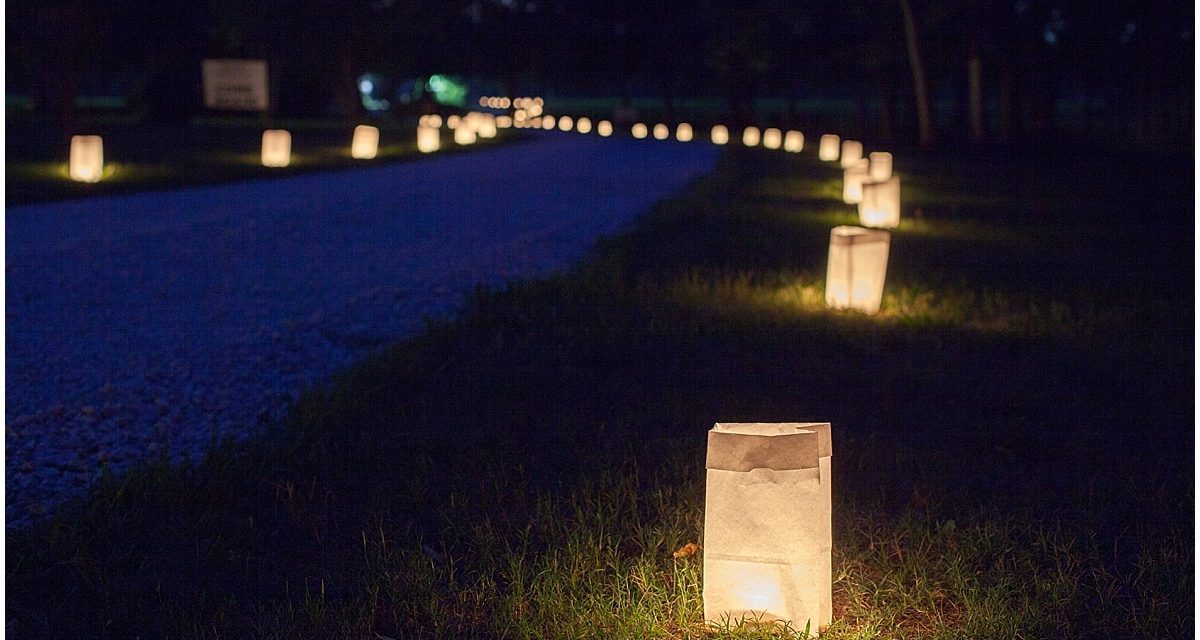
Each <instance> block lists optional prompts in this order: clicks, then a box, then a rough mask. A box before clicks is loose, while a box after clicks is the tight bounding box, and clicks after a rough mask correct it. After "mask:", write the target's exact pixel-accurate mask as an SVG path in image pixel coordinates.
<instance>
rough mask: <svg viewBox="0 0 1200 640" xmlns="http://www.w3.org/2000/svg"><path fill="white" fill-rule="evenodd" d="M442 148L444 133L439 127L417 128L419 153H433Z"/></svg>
mask: <svg viewBox="0 0 1200 640" xmlns="http://www.w3.org/2000/svg"><path fill="white" fill-rule="evenodd" d="M441 146H442V132H441V130H440V129H438V128H437V127H417V151H420V152H421V153H433V152H434V151H437V150H438V149H439V148H441Z"/></svg>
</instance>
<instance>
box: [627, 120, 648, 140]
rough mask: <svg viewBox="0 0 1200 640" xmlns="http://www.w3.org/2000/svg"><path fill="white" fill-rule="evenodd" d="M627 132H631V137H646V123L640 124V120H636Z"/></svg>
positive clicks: (639, 138)
mask: <svg viewBox="0 0 1200 640" xmlns="http://www.w3.org/2000/svg"><path fill="white" fill-rule="evenodd" d="M629 132H630V133H631V134H633V137H635V138H637V139H638V140H641V139H642V138H645V137H646V134H647V130H646V125H644V124H642V123H641V122H638V123H636V124H634V125H633V128H632V129H630V130H629Z"/></svg>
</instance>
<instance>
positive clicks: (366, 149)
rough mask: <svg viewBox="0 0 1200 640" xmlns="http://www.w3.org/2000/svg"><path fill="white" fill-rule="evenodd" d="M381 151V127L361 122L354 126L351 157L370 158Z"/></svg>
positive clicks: (358, 158)
mask: <svg viewBox="0 0 1200 640" xmlns="http://www.w3.org/2000/svg"><path fill="white" fill-rule="evenodd" d="M378 153H379V129H376V128H375V127H372V126H371V125H366V124H360V125H358V126H357V127H354V138H353V139H352V140H351V141H350V157H352V158H354V159H356V160H370V159H372V158H374V157H375V156H376V154H378Z"/></svg>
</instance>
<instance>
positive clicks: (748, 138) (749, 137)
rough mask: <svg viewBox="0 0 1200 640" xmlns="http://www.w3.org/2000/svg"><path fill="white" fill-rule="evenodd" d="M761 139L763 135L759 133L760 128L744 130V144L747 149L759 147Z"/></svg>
mask: <svg viewBox="0 0 1200 640" xmlns="http://www.w3.org/2000/svg"><path fill="white" fill-rule="evenodd" d="M761 139H762V133H760V132H759V130H758V127H746V128H745V129H743V130H742V144H744V145H746V146H747V147H757V146H758V143H759V141H760V140H761Z"/></svg>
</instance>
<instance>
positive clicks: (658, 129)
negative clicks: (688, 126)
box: [654, 122, 671, 140]
mask: <svg viewBox="0 0 1200 640" xmlns="http://www.w3.org/2000/svg"><path fill="white" fill-rule="evenodd" d="M670 136H671V130H670V129H668V128H667V125H665V124H663V123H661V122H660V123H658V124H656V125H654V139H655V140H666V139H667V138H668V137H670Z"/></svg>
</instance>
